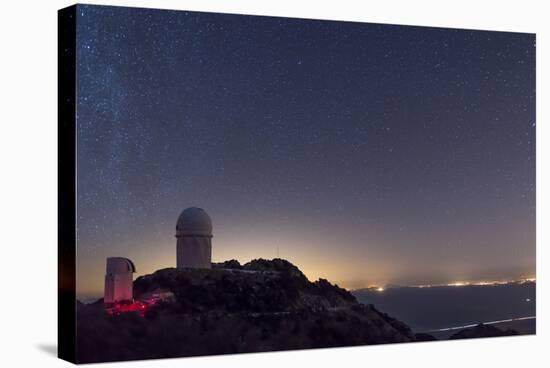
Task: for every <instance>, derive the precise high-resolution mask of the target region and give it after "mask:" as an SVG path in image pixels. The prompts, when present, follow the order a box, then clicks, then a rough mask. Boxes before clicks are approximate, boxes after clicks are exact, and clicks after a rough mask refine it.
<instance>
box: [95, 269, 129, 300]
mask: <svg viewBox="0 0 550 368" xmlns="http://www.w3.org/2000/svg"><path fill="white" fill-rule="evenodd" d="M133 282H134V277H133V274H132V273H131V272H128V273H122V274H107V275H105V295H104V296H103V302H104V303H105V304H112V303H117V302H121V301H132V300H133V297H134V293H133Z"/></svg>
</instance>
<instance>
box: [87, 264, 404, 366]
mask: <svg viewBox="0 0 550 368" xmlns="http://www.w3.org/2000/svg"><path fill="white" fill-rule="evenodd" d="M159 293H160V294H162V295H168V297H165V298H161V299H160V300H158V301H157V302H156V303H155V304H154V305H151V306H150V307H148V308H147V309H146V310H145V311H144V312H143V313H141V314H140V313H121V314H119V315H109V314H108V313H106V312H105V310H104V309H103V305H102V303H101V302H100V301H98V303H95V304H92V305H84V304H81V303H80V304H78V319H77V324H78V326H77V328H78V334H77V338H78V343H77V346H78V347H79V349H78V354H77V355H78V361H79V362H80V363H91V362H99V361H112V360H128V359H147V358H160V357H181V356H195V355H212V354H228V353H245V352H260V351H274V350H290V349H307V348H323V347H336V346H353V345H366V344H384V343H396V342H408V341H415V337H414V335H413V334H412V332H411V330H410V328H409V327H408V326H407V325H405V324H404V323H402V322H400V321H398V320H396V319H394V318H391V317H390V316H388V315H387V314H385V313H383V312H380V311H378V310H377V309H376V308H375V307H374V306H373V305H366V304H361V303H359V302H358V301H357V300H356V298H355V297H354V296H353V295H352V294H351V293H349V292H348V291H346V290H345V289H342V288H340V287H338V286H337V285H333V284H331V283H330V282H329V281H327V280H325V279H319V280H317V281H315V282H311V281H309V280H308V279H307V278H306V277H305V276H304V274H303V273H302V272H301V271H300V270H299V269H298V268H297V267H296V266H294V265H293V264H291V263H290V262H288V261H286V260H283V259H274V260H263V259H258V260H253V261H251V262H248V263H246V264H244V265H241V264H239V262H237V261H235V260H231V261H227V262H223V263H217V264H213V265H212V269H176V268H166V269H162V270H158V271H156V272H154V273H153V274H150V275H146V276H141V277H139V278H137V279H136V280H135V282H134V296H135V297H136V299H140V298H145V297H149V296H150V295H158V294H159Z"/></svg>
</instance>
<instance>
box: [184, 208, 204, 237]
mask: <svg viewBox="0 0 550 368" xmlns="http://www.w3.org/2000/svg"><path fill="white" fill-rule="evenodd" d="M182 235H200V236H212V220H211V219H210V216H208V214H207V213H206V211H205V210H203V209H202V208H197V207H189V208H187V209H185V210H183V212H182V213H181V214H180V216H179V217H178V223H177V225H176V236H182Z"/></svg>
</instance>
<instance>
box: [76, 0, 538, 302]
mask: <svg viewBox="0 0 550 368" xmlns="http://www.w3.org/2000/svg"><path fill="white" fill-rule="evenodd" d="M535 47H536V45H535V36H534V35H532V34H521V33H510V32H486V31H472V30H455V29H441V28H424V27H403V26H392V25H379V24H361V23H351V22H329V21H316V20H300V19H288V18H276V17H252V16H239V15H223V14H214V13H210V14H209V13H194V12H184V11H160V10H146V9H131V8H118V7H101V6H86V5H79V6H78V19H77V64H78V66H77V82H78V96H77V101H78V103H77V127H78V132H77V134H78V136H77V139H78V143H77V145H78V149H77V156H78V159H77V167H78V168H77V170H78V181H77V184H78V251H77V252H78V267H79V270H78V289H79V292H80V293H86V292H90V293H91V292H96V291H98V290H101V287H102V286H101V285H102V277H103V273H104V262H105V257H106V256H110V255H120V256H125V257H129V258H131V259H133V260H134V261H135V263H136V267H137V268H138V273H148V272H152V271H154V270H156V269H158V268H163V267H173V266H174V265H175V238H174V234H175V222H176V218H177V216H178V214H179V212H180V211H181V210H182V209H184V208H186V207H189V206H199V207H203V208H205V209H206V210H207V211H208V212H209V213H210V215H211V217H212V218H213V221H214V239H213V259H214V260H215V261H221V260H226V259H230V258H236V259H238V260H240V261H242V262H244V261H248V260H250V259H252V258H257V257H264V258H273V257H275V256H276V249H277V247H279V249H280V255H281V257H283V258H287V259H289V260H290V261H292V262H294V263H295V264H297V265H298V266H299V267H300V268H301V269H303V270H304V271H305V272H306V274H307V275H308V277H310V278H317V277H326V278H329V279H330V280H331V281H333V282H334V281H336V282H339V283H341V284H342V285H344V286H350V287H353V286H365V285H368V284H382V283H388V282H391V283H404V284H407V283H426V282H440V281H441V282H444V281H453V280H466V279H472V280H473V279H483V278H492V279H500V278H508V277H520V276H533V275H534V271H535Z"/></svg>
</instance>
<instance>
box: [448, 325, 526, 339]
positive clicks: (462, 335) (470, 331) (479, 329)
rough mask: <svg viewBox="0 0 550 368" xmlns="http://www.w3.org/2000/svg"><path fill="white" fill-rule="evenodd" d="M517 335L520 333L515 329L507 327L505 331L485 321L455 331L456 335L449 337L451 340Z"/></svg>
mask: <svg viewBox="0 0 550 368" xmlns="http://www.w3.org/2000/svg"><path fill="white" fill-rule="evenodd" d="M515 335H519V333H518V332H517V331H515V330H511V329H507V330H504V331H503V330H501V329H499V328H497V327H494V326H491V325H484V324H483V323H480V324H479V325H477V326H475V327H471V328H466V329H464V330H461V331H459V332H457V333H455V334H454V335H451V337H449V340H454V339H475V338H479V337H499V336H515Z"/></svg>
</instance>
